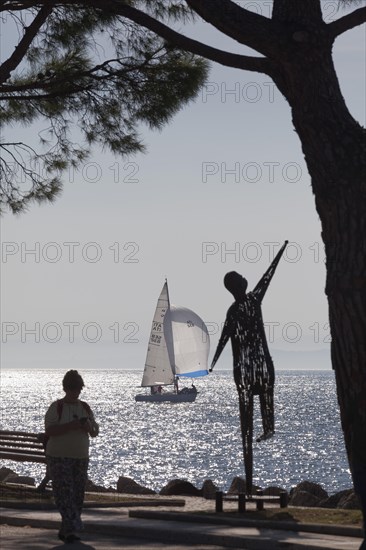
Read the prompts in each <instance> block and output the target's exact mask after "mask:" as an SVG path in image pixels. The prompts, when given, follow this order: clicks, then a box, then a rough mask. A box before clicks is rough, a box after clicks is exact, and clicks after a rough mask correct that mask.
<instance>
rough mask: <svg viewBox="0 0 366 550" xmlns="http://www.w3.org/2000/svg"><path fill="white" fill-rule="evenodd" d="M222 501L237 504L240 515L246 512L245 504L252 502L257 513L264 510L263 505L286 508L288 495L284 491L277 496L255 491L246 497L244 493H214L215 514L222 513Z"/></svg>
mask: <svg viewBox="0 0 366 550" xmlns="http://www.w3.org/2000/svg"><path fill="white" fill-rule="evenodd" d="M224 501H226V502H230V501H231V502H233V501H234V502H235V501H237V502H238V512H240V513H242V512H245V510H246V503H247V502H248V503H250V502H254V503H255V504H256V508H257V510H258V511H261V510H263V509H264V503H265V502H267V503H270V504H279V506H280V508H286V507H287V505H288V494H287V492H286V491H281V492H280V494H279V495H278V496H277V495H264V494H263V491H262V490H257V492H256V494H255V495H246V494H245V493H238V494H225V493H223V492H222V491H217V492H216V506H215V511H216V512H223V509H224Z"/></svg>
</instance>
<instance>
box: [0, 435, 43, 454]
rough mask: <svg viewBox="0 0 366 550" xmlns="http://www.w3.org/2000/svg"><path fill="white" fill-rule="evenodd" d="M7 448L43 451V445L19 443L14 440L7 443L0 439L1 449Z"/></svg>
mask: <svg viewBox="0 0 366 550" xmlns="http://www.w3.org/2000/svg"><path fill="white" fill-rule="evenodd" d="M7 447H23V448H26V449H36V450H37V449H38V450H39V451H42V449H43V445H42V443H39V442H38V443H23V442H22V443H18V441H15V440H14V439H13V440H11V441H9V440H8V439H7V440H6V441H2V440H1V438H0V449H2V448H7Z"/></svg>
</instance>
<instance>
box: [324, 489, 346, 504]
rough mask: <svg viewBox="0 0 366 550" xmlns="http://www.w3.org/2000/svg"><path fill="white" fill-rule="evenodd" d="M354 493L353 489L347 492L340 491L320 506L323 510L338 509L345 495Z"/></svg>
mask: <svg viewBox="0 0 366 550" xmlns="http://www.w3.org/2000/svg"><path fill="white" fill-rule="evenodd" d="M350 493H352V489H346V490H345V491H339V492H338V493H335V494H334V495H331V496H330V497H328V498H325V499H324V500H322V501H321V502H320V504H319V506H321V507H322V508H338V503H339V501H340V500H341V498H342V497H343V496H344V495H349V494H350Z"/></svg>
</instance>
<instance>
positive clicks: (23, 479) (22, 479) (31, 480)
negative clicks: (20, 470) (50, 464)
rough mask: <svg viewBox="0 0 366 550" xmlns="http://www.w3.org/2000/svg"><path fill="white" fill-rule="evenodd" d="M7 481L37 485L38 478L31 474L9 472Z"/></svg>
mask: <svg viewBox="0 0 366 550" xmlns="http://www.w3.org/2000/svg"><path fill="white" fill-rule="evenodd" d="M4 481H5V483H17V484H19V485H31V486H32V487H35V485H36V480H35V479H34V477H30V476H18V475H17V474H15V475H13V474H9V475H8V476H7V477H6V478H5V479H4Z"/></svg>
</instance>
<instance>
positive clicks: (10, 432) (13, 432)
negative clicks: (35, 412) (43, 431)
mask: <svg viewBox="0 0 366 550" xmlns="http://www.w3.org/2000/svg"><path fill="white" fill-rule="evenodd" d="M0 435H14V436H16V437H19V436H26V437H38V435H39V434H38V433H33V432H17V431H16V430H0Z"/></svg>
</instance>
